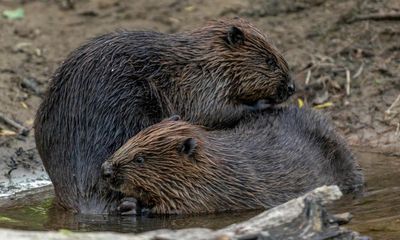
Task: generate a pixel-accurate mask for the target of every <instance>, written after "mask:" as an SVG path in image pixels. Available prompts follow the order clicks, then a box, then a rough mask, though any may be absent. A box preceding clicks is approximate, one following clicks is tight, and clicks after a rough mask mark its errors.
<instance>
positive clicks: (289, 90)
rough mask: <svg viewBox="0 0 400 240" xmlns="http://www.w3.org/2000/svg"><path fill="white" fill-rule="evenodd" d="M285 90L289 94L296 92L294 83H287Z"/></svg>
mask: <svg viewBox="0 0 400 240" xmlns="http://www.w3.org/2000/svg"><path fill="white" fill-rule="evenodd" d="M287 91H288V95H289V96H292V95H293V94H294V93H295V92H296V86H295V85H294V82H291V83H289V85H288V87H287Z"/></svg>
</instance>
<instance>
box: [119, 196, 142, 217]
mask: <svg viewBox="0 0 400 240" xmlns="http://www.w3.org/2000/svg"><path fill="white" fill-rule="evenodd" d="M117 211H118V212H119V214H121V215H136V214H137V201H136V199H135V198H132V197H126V198H123V199H121V203H120V204H119V206H118V207H117Z"/></svg>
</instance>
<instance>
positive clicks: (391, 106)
mask: <svg viewBox="0 0 400 240" xmlns="http://www.w3.org/2000/svg"><path fill="white" fill-rule="evenodd" d="M399 101H400V94H399V96H397V98H396V100H394V102H393V103H392V104H391V105H390V107H389V108H388V109H387V110H386V111H385V113H386V114H387V115H389V114H391V113H392V109H393V108H394V107H395V106H396V105H397V103H398V102H399Z"/></svg>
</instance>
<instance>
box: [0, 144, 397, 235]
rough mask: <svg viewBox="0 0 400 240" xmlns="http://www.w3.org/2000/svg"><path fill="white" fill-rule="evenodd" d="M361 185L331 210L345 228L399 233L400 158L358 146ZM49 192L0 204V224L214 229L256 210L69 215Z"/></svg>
mask: <svg viewBox="0 0 400 240" xmlns="http://www.w3.org/2000/svg"><path fill="white" fill-rule="evenodd" d="M357 156H358V158H359V161H360V163H361V166H362V167H363V169H364V173H365V176H366V182H367V191H366V193H365V195H364V196H363V197H361V198H357V199H351V198H350V197H345V198H344V199H342V200H340V201H339V202H337V203H336V204H335V205H334V206H332V207H331V208H332V210H331V211H332V212H337V213H341V212H351V213H352V214H353V215H354V218H353V220H352V221H351V222H350V223H349V224H347V225H346V226H347V227H348V228H351V229H353V230H356V231H359V232H361V233H362V234H364V235H369V236H372V237H374V239H400V158H399V157H390V156H386V155H383V154H375V153H367V152H362V151H358V152H357ZM51 201H52V199H51V198H47V199H46V200H43V201H42V202H40V203H37V204H32V205H29V204H28V203H27V204H24V205H23V206H17V207H13V208H8V209H0V228H14V229H25V230H57V229H69V230H74V231H116V232H135V233H138V232H144V231H150V230H155V229H160V228H170V229H179V228H188V227H206V228H212V229H218V228H222V227H225V226H227V225H230V224H232V223H235V222H240V221H244V220H247V219H248V218H250V217H253V216H255V215H257V214H258V213H259V212H257V211H252V212H242V213H224V214H215V215H204V216H195V217H178V216H174V217H156V218H149V217H116V216H114V217H110V216H102V215H100V216H74V215H71V214H66V213H62V212H59V211H55V210H54V209H52V208H51Z"/></svg>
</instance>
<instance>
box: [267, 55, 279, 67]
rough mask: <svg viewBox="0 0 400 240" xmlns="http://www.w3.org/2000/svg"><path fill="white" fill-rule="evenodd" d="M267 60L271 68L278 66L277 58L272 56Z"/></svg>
mask: <svg viewBox="0 0 400 240" xmlns="http://www.w3.org/2000/svg"><path fill="white" fill-rule="evenodd" d="M266 62H267V64H268V66H270V67H271V68H276V67H277V65H276V62H275V59H274V58H272V57H269V58H267V60H266Z"/></svg>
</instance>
